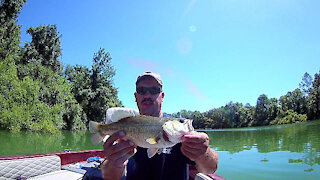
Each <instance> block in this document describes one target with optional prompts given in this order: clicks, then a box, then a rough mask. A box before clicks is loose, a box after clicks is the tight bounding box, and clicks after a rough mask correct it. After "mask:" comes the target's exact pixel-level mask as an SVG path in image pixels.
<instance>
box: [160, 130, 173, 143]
mask: <svg viewBox="0 0 320 180" xmlns="http://www.w3.org/2000/svg"><path fill="white" fill-rule="evenodd" d="M162 136H163V139H164V140H165V141H167V142H171V141H170V140H169V137H168V134H167V132H166V131H162Z"/></svg>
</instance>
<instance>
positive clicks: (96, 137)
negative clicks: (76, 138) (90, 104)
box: [89, 121, 103, 145]
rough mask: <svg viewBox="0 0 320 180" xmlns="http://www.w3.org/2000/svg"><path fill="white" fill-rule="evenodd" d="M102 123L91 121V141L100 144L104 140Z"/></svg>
mask: <svg viewBox="0 0 320 180" xmlns="http://www.w3.org/2000/svg"><path fill="white" fill-rule="evenodd" d="M99 129H100V124H99V123H97V122H94V121H90V122H89V131H90V132H91V133H92V136H91V142H92V143H93V144H94V145H98V144H99V143H100V142H102V140H103V136H101V134H100V132H99Z"/></svg>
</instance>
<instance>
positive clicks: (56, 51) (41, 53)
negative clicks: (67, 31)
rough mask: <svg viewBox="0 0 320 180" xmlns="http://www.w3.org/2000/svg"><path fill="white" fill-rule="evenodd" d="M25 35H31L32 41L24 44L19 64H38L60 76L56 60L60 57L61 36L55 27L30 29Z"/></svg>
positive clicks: (60, 69)
mask: <svg viewBox="0 0 320 180" xmlns="http://www.w3.org/2000/svg"><path fill="white" fill-rule="evenodd" d="M27 33H28V34H30V35H31V37H32V41H31V42H30V43H29V42H27V43H26V44H25V46H24V53H23V58H22V59H21V62H19V63H20V64H23V65H26V64H28V63H39V64H41V65H42V66H44V67H46V68H50V69H51V70H52V71H53V72H54V73H57V74H60V75H61V72H62V66H61V63H60V61H59V59H58V58H59V57H60V56H61V46H60V43H61V42H60V37H61V35H59V33H58V31H57V26H56V25H51V26H47V25H44V26H39V27H36V28H33V27H30V28H29V29H28V30H27Z"/></svg>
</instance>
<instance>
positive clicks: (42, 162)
mask: <svg viewBox="0 0 320 180" xmlns="http://www.w3.org/2000/svg"><path fill="white" fill-rule="evenodd" d="M60 169H61V160H60V157H59V156H43V157H32V158H23V159H12V160H1V161H0V179H1V178H4V179H6V178H8V179H24V178H29V177H33V176H38V175H42V174H46V173H50V172H53V171H59V170H60Z"/></svg>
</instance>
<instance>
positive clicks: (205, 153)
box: [181, 132, 219, 174]
mask: <svg viewBox="0 0 320 180" xmlns="http://www.w3.org/2000/svg"><path fill="white" fill-rule="evenodd" d="M183 140H184V141H183V142H182V146H181V152H182V153H183V154H184V155H185V156H186V157H188V158H189V159H190V160H192V161H194V162H195V163H196V168H197V170H198V171H199V172H201V173H206V174H209V173H214V172H215V171H216V170H217V168H218V160H219V157H218V154H217V153H216V152H215V151H213V150H212V149H210V146H209V137H208V135H207V134H206V133H200V132H193V133H192V134H188V135H184V136H183Z"/></svg>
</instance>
